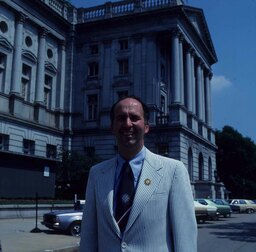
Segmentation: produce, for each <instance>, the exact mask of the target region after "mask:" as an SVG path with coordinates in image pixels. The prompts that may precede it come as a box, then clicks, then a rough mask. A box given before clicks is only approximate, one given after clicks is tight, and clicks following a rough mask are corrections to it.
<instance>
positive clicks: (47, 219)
mask: <svg viewBox="0 0 256 252" xmlns="http://www.w3.org/2000/svg"><path fill="white" fill-rule="evenodd" d="M84 203H85V202H84V201H81V200H80V201H77V203H76V204H75V205H74V210H59V211H52V212H49V213H45V214H44V215H43V221H42V222H41V223H42V224H43V225H44V226H46V227H48V228H50V229H53V230H57V231H61V232H66V233H69V234H71V235H73V236H80V233H81V221H82V217H83V206H84Z"/></svg>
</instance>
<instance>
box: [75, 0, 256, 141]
mask: <svg viewBox="0 0 256 252" xmlns="http://www.w3.org/2000/svg"><path fill="white" fill-rule="evenodd" d="M105 2H107V1H106V0H71V3H72V4H73V5H74V6H76V7H90V6H95V5H99V4H104V3H105ZM112 2H117V1H115V0H112ZM185 2H186V4H187V5H189V6H192V7H197V8H200V9H203V11H204V15H205V19H206V22H207V25H208V29H209V32H210V34H211V38H212V41H213V45H214V48H215V51H216V54H217V58H218V62H217V63H215V64H214V65H212V71H213V78H212V81H211V83H212V118H213V119H212V120H213V128H214V129H217V130H222V128H223V127H224V126H225V125H229V126H231V127H233V128H234V129H235V130H237V131H238V132H239V133H241V134H242V135H243V136H244V137H249V138H251V140H253V141H254V142H255V143H256V15H255V13H256V0H243V1H241V0H186V1H185Z"/></svg>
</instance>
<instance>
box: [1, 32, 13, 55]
mask: <svg viewBox="0 0 256 252" xmlns="http://www.w3.org/2000/svg"><path fill="white" fill-rule="evenodd" d="M0 48H3V49H4V50H5V51H6V52H8V53H10V52H12V51H13V46H12V45H11V43H9V41H8V40H7V39H6V38H4V37H1V36H0Z"/></svg>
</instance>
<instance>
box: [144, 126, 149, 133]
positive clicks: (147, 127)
mask: <svg viewBox="0 0 256 252" xmlns="http://www.w3.org/2000/svg"><path fill="white" fill-rule="evenodd" d="M148 132H149V124H148V123H147V124H145V134H147V133H148Z"/></svg>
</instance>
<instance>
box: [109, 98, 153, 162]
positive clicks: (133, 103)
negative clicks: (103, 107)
mask: <svg viewBox="0 0 256 252" xmlns="http://www.w3.org/2000/svg"><path fill="white" fill-rule="evenodd" d="M110 119H111V129H112V132H113V134H114V135H115V136H116V139H117V145H118V150H119V152H120V154H121V155H122V156H123V157H124V158H126V159H130V158H132V157H133V156H135V155H136V154H137V153H138V152H139V151H140V150H141V149H142V147H143V145H144V135H145V134H147V133H148V131H149V124H148V120H149V111H148V108H147V106H146V105H145V104H144V103H143V102H142V101H141V100H140V99H139V98H137V97H134V96H128V97H125V98H122V99H120V100H119V101H118V102H116V103H115V104H114V105H113V106H112V108H111V112H110Z"/></svg>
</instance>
